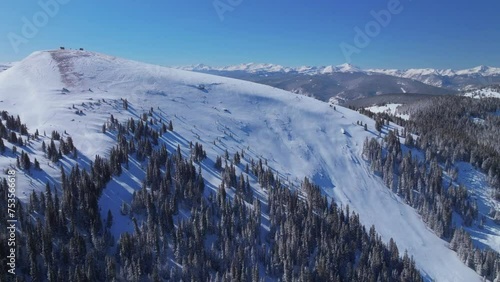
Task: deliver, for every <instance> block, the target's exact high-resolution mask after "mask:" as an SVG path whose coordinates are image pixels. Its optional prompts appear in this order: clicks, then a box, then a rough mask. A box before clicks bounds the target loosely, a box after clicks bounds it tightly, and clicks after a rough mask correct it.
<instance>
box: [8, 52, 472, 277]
mask: <svg viewBox="0 0 500 282" xmlns="http://www.w3.org/2000/svg"><path fill="white" fill-rule="evenodd" d="M199 85H204V86H205V87H203V89H200V87H199ZM63 88H66V89H68V90H69V92H63V91H62V89H63ZM121 98H126V99H128V102H129V105H130V106H129V110H128V111H127V110H124V109H123V108H122V106H121ZM0 101H1V102H0V109H4V110H8V111H9V112H10V113H11V114H19V115H20V116H21V119H22V121H23V122H26V123H27V125H28V127H29V128H30V130H31V131H34V130H35V129H39V131H40V132H44V131H46V132H47V133H49V132H51V131H52V130H59V131H63V130H67V132H68V134H70V135H71V136H73V139H74V143H75V146H76V147H77V148H78V149H79V150H80V151H81V152H82V153H83V154H84V155H85V157H84V158H85V159H93V158H94V155H95V154H101V155H104V154H106V153H107V151H108V150H109V148H110V147H111V146H112V145H113V142H112V140H113V139H112V137H111V136H109V135H107V134H103V133H102V132H101V126H102V124H103V123H104V122H105V121H106V120H107V119H108V118H109V116H110V114H113V115H114V117H115V118H118V119H119V120H122V121H123V120H125V119H126V118H130V117H134V118H137V117H138V115H140V114H141V113H143V112H147V111H149V110H150V108H152V107H153V108H154V110H155V111H156V112H159V113H161V115H162V116H163V117H165V119H171V120H172V121H173V124H174V131H175V133H176V135H175V137H176V138H178V142H179V143H182V144H187V142H189V140H193V141H196V142H200V143H202V144H203V147H204V148H205V149H206V150H207V154H208V155H209V157H211V158H214V157H215V156H216V155H220V154H222V152H223V151H224V150H225V149H226V148H227V149H228V151H230V152H234V151H236V150H241V149H243V148H245V150H248V151H249V152H250V153H251V154H254V155H260V156H262V157H263V158H265V159H266V160H267V161H268V164H269V166H270V167H272V168H273V169H276V170H277V171H279V172H280V173H281V174H282V175H284V177H286V178H288V179H289V181H292V182H296V183H297V182H298V181H300V180H302V179H303V177H305V176H308V177H311V178H312V179H313V180H314V181H315V182H316V183H317V184H319V185H321V186H322V187H323V188H324V191H325V193H326V194H327V195H329V196H330V197H331V198H333V199H335V201H337V202H338V203H339V204H342V205H344V206H345V205H349V207H350V209H351V210H354V211H355V212H357V213H359V214H360V219H361V221H362V222H363V224H365V225H366V226H367V228H369V226H371V225H372V224H373V225H375V227H376V229H377V231H378V232H379V233H380V235H381V236H382V238H383V239H384V240H385V241H389V239H390V238H394V240H395V241H396V242H397V244H398V247H399V249H400V252H401V253H403V251H404V250H405V249H407V250H408V252H409V254H411V255H413V256H414V258H415V261H416V264H417V266H418V267H419V268H420V270H421V271H422V273H423V274H424V275H426V278H428V279H434V280H436V281H480V277H479V276H478V275H477V274H476V273H475V272H474V271H473V270H471V269H469V268H468V267H467V266H466V265H465V264H463V263H462V262H461V261H460V260H459V259H458V257H457V255H456V254H455V253H454V252H453V251H451V250H450V249H449V248H448V246H447V245H448V244H447V243H446V242H445V241H443V240H441V239H439V238H438V237H437V236H436V235H435V234H434V233H433V232H432V231H431V230H429V229H428V228H427V227H426V226H425V225H424V223H423V222H422V220H421V218H420V216H419V215H418V214H417V213H416V212H415V210H414V209H412V208H411V207H409V206H408V205H406V204H405V203H404V202H403V201H402V200H400V199H399V198H398V197H397V196H395V195H393V194H392V193H391V192H390V191H389V190H388V189H387V188H385V186H384V184H383V183H382V181H381V179H379V177H377V176H375V175H373V174H372V173H371V172H370V171H369V169H368V166H367V164H366V163H365V161H364V160H363V159H362V156H361V152H362V145H363V141H364V140H365V138H366V137H374V136H377V135H378V134H377V132H375V130H374V121H373V120H371V119H369V118H367V117H365V116H362V115H360V114H358V113H357V112H355V111H351V110H349V109H346V108H343V107H340V106H337V107H336V109H337V110H334V109H333V108H332V107H330V106H329V105H328V104H327V103H324V102H320V101H318V100H315V99H312V98H308V97H304V96H301V95H296V94H292V93H289V92H286V91H282V90H279V89H276V88H272V87H268V86H263V85H258V84H254V83H250V82H245V81H239V80H234V79H229V78H222V77H217V76H211V75H206V74H201V73H192V72H187V71H182V70H176V69H170V68H164V67H158V66H153V65H148V64H143V63H138V62H133V61H128V60H124V59H119V58H115V57H111V56H106V55H102V54H96V53H91V52H83V51H69V50H67V51H46V52H37V53H34V54H33V55H31V56H30V57H28V58H27V59H25V60H24V61H22V62H20V63H18V64H16V65H15V66H13V67H12V68H11V69H10V70H9V71H7V72H3V73H1V74H0ZM73 105H74V106H75V107H76V108H77V109H79V110H82V114H76V113H75V109H74V108H73ZM356 121H362V122H363V124H368V131H365V130H364V129H363V127H361V126H358V125H356ZM341 129H343V130H345V134H342V132H341ZM186 139H187V140H186ZM214 140H219V141H218V142H216V143H217V145H214ZM172 145H174V144H172ZM2 159H3V158H2ZM138 166H139V164H138ZM48 173H54V176H55V177H57V174H56V173H57V171H52V170H49V171H48ZM205 174H208V175H210V173H204V175H205ZM29 177H30V176H23V175H20V176H19V178H24V179H27V178H29ZM134 177H136V175H128V176H127V175H125V176H122V177H121V178H119V179H115V180H113V182H114V184H110V185H113V187H115V190H113V191H109V190H107V191H105V195H104V196H103V197H107V198H105V199H104V200H102V201H101V204H105V203H108V204H111V202H112V201H115V202H118V199H120V200H121V199H125V200H127V199H130V193H131V191H133V190H134V189H138V188H139V187H135V186H134V185H136V184H134V181H132V180H130V179H132V178H134ZM21 181H24V180H21ZM208 181H209V182H210V183H209V185H214V186H217V185H218V184H219V182H218V181H219V178H218V177H208ZM21 183H26V182H21ZM37 185H41V187H39V188H40V189H41V188H42V187H44V184H43V183H35V185H34V186H26V187H22V188H19V189H20V190H19V192H20V193H22V190H23V189H24V190H27V191H28V192H29V190H30V189H32V187H38V186H37ZM106 199H107V200H106ZM115 204H117V203H115ZM102 209H103V210H105V211H106V210H107V208H106V207H102ZM123 228H124V230H126V229H127V228H129V227H127V226H125V227H123ZM114 231H115V232H117V230H114ZM120 231H123V230H118V232H120Z"/></svg>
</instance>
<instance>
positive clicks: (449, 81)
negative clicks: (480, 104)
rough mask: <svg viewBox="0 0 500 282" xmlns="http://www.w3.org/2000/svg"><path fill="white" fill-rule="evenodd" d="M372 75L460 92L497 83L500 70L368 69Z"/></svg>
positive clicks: (477, 68)
mask: <svg viewBox="0 0 500 282" xmlns="http://www.w3.org/2000/svg"><path fill="white" fill-rule="evenodd" d="M367 71H369V72H373V73H383V74H387V75H391V76H396V77H404V78H410V79H414V80H418V81H421V82H423V83H426V84H429V85H433V86H438V87H447V88H452V89H455V90H462V89H467V88H471V87H477V86H485V85H488V84H492V83H497V82H498V80H499V79H500V68H495V67H488V66H478V67H475V68H470V69H463V70H452V69H406V70H397V69H370V70H367Z"/></svg>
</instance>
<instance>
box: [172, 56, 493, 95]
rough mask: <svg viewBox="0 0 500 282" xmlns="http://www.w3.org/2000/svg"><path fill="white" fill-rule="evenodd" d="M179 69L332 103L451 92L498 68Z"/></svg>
mask: <svg viewBox="0 0 500 282" xmlns="http://www.w3.org/2000/svg"><path fill="white" fill-rule="evenodd" d="M179 68H180V69H183V70H189V71H195V72H203V73H210V74H216V75H220V76H227V77H232V78H237V79H243V80H249V81H253V82H257V83H262V84H266V85H270V86H274V87H277V88H281V89H285V90H288V91H292V92H294V93H299V94H304V95H307V96H313V97H316V98H318V99H320V100H324V101H328V100H331V101H332V102H336V103H344V102H347V101H351V100H354V99H358V98H364V97H371V96H376V95H382V94H394V93H418V94H433V95H443V94H456V93H458V92H461V91H465V90H470V89H475V88H479V87H483V86H487V85H491V84H498V83H500V68H495V67H487V66H478V67H475V68H471V69H464V70H451V69H406V70H397V69H361V68H359V67H356V66H353V65H351V64H342V65H338V66H333V65H331V66H321V67H315V66H302V67H285V66H281V65H275V64H255V63H248V64H240V65H234V66H226V67H211V66H207V65H204V64H199V65H194V66H185V67H179Z"/></svg>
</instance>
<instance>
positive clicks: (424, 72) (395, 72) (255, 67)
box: [177, 63, 500, 78]
mask: <svg viewBox="0 0 500 282" xmlns="http://www.w3.org/2000/svg"><path fill="white" fill-rule="evenodd" d="M177 68H179V69H183V70H190V71H243V72H248V73H266V72H267V73H291V72H295V73H301V74H310V75H316V74H325V73H335V72H363V73H381V74H386V75H390V76H397V77H404V78H415V77H418V76H429V75H437V76H457V75H482V76H496V75H500V68H496V67H489V66H477V67H474V68H470V69H463V70H452V69H433V68H424V69H403V70H399V69H361V68H359V67H356V66H353V65H351V64H347V63H346V64H342V65H338V66H334V65H330V66H300V67H285V66H282V65H274V64H256V63H248V64H240V65H233V66H224V67H211V66H208V65H204V64H199V65H193V66H183V67H177Z"/></svg>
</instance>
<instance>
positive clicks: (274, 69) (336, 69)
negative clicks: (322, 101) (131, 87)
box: [177, 63, 363, 75]
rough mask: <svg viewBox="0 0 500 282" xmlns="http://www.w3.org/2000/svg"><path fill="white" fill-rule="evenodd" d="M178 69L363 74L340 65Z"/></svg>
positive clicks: (245, 65)
mask: <svg viewBox="0 0 500 282" xmlns="http://www.w3.org/2000/svg"><path fill="white" fill-rule="evenodd" d="M177 68H178V69H183V70H189V71H200V72H204V71H221V72H222V71H241V72H247V73H300V74H309V75H316V74H329V73H335V72H363V71H362V70H361V69H360V68H358V67H356V66H353V65H351V64H342V65H338V66H333V65H330V66H321V67H316V66H301V67H285V66H281V65H274V64H256V63H248V64H240V65H233V66H224V67H211V66H207V65H204V64H198V65H193V66H183V67H177Z"/></svg>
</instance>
